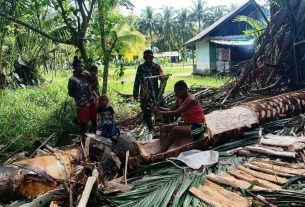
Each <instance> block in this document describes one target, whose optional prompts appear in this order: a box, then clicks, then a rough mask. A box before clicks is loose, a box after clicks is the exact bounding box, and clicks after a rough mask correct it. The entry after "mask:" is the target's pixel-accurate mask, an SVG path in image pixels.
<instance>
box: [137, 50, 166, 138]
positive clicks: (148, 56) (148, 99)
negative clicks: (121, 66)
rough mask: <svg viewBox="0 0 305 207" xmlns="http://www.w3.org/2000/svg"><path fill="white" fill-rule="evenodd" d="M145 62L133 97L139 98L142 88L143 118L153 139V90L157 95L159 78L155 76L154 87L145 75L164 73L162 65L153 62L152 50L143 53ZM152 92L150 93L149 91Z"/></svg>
mask: <svg viewBox="0 0 305 207" xmlns="http://www.w3.org/2000/svg"><path fill="white" fill-rule="evenodd" d="M143 58H144V60H145V62H144V63H143V64H141V65H140V66H139V67H138V69H137V74H136V78H135V82H134V87H133V97H134V99H135V100H138V98H139V90H140V102H141V110H142V113H143V119H144V121H145V123H146V125H147V128H148V130H149V135H148V136H149V138H148V139H152V136H153V132H154V125H153V122H152V118H151V117H152V113H151V105H150V104H151V103H152V99H153V97H152V93H151V92H152V91H149V90H153V91H154V93H155V94H156V95H157V94H158V93H159V79H158V78H155V79H153V80H152V88H150V86H149V85H148V82H147V81H144V78H145V77H149V76H157V75H163V71H162V69H161V67H160V65H158V64H156V63H154V62H153V59H154V54H153V51H152V50H145V51H144V54H143ZM149 92H150V93H149Z"/></svg>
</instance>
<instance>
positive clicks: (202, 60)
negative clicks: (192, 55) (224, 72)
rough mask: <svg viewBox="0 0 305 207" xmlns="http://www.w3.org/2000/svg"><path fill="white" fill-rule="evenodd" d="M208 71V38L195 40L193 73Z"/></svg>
mask: <svg viewBox="0 0 305 207" xmlns="http://www.w3.org/2000/svg"><path fill="white" fill-rule="evenodd" d="M209 72H210V43H209V40H208V38H205V39H203V40H201V41H197V42H196V69H195V70H194V73H196V74H205V73H209Z"/></svg>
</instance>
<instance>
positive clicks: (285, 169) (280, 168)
mask: <svg viewBox="0 0 305 207" xmlns="http://www.w3.org/2000/svg"><path fill="white" fill-rule="evenodd" d="M253 164H254V165H256V166H259V167H263V168H267V169H271V170H275V171H277V172H282V173H289V174H293V175H304V174H305V171H304V170H298V169H292V168H288V167H283V166H279V165H273V164H268V163H264V162H260V161H255V162H253Z"/></svg>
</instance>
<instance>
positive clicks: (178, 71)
mask: <svg viewBox="0 0 305 207" xmlns="http://www.w3.org/2000/svg"><path fill="white" fill-rule="evenodd" d="M135 71H136V70H135V68H134V67H129V68H127V69H126V70H125V75H124V77H123V78H120V79H119V78H118V77H117V76H115V75H114V69H112V70H111V71H110V76H109V88H108V94H109V96H110V100H111V104H112V105H113V107H114V109H115V111H116V113H117V114H118V116H119V117H124V118H127V117H128V116H132V115H133V114H135V113H137V112H138V111H139V107H138V105H137V104H136V103H122V102H120V99H119V97H118V96H117V94H116V92H115V91H119V92H121V93H125V94H132V89H133V82H134V77H135ZM164 72H165V74H169V73H170V74H173V76H172V77H171V78H170V79H169V81H168V85H167V87H166V91H167V92H168V91H172V90H173V85H174V83H175V82H176V81H177V80H185V81H186V82H187V83H188V85H190V86H191V85H194V84H198V85H207V86H214V87H218V86H221V85H223V84H224V83H225V82H226V81H227V78H224V77H216V76H213V77H197V76H192V75H191V73H192V70H191V68H190V67H186V68H171V67H166V68H164ZM70 75H71V71H61V72H58V73H57V77H56V78H53V79H52V80H51V78H50V75H48V76H47V79H49V80H50V81H49V82H46V83H44V84H43V85H41V86H38V87H28V88H25V89H22V88H20V89H17V90H12V89H6V90H0V149H1V144H2V145H3V144H7V143H9V142H10V140H12V139H13V138H14V137H20V138H19V139H18V141H16V143H14V144H13V145H11V147H10V148H9V150H10V149H11V150H12V149H16V148H18V147H20V146H23V145H24V144H25V143H30V142H31V141H32V140H35V139H41V138H44V137H48V136H49V135H50V134H52V133H56V136H57V137H61V138H64V137H65V136H68V134H77V133H78V127H77V117H76V113H75V106H74V101H73V99H72V98H70V97H69V96H68V95H67V81H68V78H69V77H70ZM100 83H101V81H100ZM0 156H1V150H0ZM0 158H1V157H0Z"/></svg>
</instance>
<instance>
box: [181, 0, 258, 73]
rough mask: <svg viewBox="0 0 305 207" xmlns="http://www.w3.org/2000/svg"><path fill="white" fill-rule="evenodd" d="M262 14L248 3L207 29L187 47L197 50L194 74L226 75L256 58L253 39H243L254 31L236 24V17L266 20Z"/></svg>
mask: <svg viewBox="0 0 305 207" xmlns="http://www.w3.org/2000/svg"><path fill="white" fill-rule="evenodd" d="M262 12H263V10H262V9H261V8H260V7H259V6H258V4H257V3H256V2H255V1H248V2H246V3H245V4H243V5H242V6H240V7H238V8H236V9H235V10H234V11H232V12H230V13H228V14H227V15H225V16H223V17H222V18H220V19H219V20H218V21H216V22H215V23H214V24H212V25H211V26H209V27H208V28H206V29H204V30H203V31H202V32H200V33H199V34H197V35H196V36H195V37H193V38H192V39H190V40H189V41H188V42H186V43H185V45H186V46H187V47H188V48H191V49H192V50H195V53H196V61H193V73H194V74H207V73H215V72H223V71H226V70H228V69H229V68H230V67H231V66H233V65H236V64H237V63H239V62H241V61H243V60H246V59H249V58H251V57H252V56H253V54H254V50H253V46H254V39H253V38H250V37H249V36H246V35H244V31H245V30H247V29H251V27H250V26H249V25H248V24H247V23H245V22H236V21H234V20H235V18H236V17H237V16H240V15H243V16H250V17H252V18H255V19H258V20H263V17H264V16H263V14H262Z"/></svg>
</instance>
